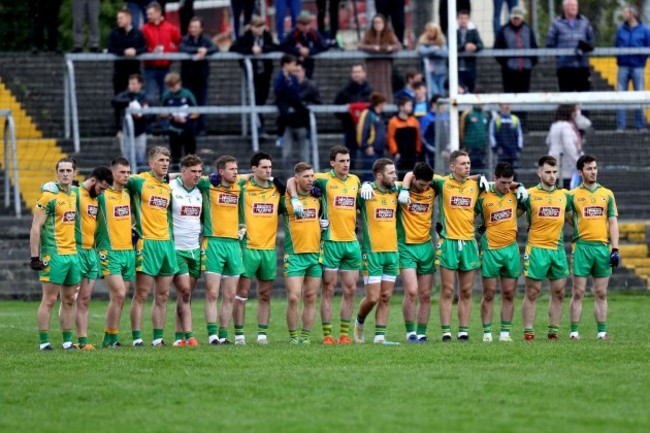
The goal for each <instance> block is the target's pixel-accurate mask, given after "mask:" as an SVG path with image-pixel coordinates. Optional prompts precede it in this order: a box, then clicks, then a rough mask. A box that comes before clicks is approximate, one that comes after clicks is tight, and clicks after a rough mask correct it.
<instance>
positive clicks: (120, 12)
mask: <svg viewBox="0 0 650 433" xmlns="http://www.w3.org/2000/svg"><path fill="white" fill-rule="evenodd" d="M117 13H118V14H124V15H128V16H130V17H131V18H133V12H131V9H129V8H127V7H123V8H122V9H120V10H119V11H117Z"/></svg>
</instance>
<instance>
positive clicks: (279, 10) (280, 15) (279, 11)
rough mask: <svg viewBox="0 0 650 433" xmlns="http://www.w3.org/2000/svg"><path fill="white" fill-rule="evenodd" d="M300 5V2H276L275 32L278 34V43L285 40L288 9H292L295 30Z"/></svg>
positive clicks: (282, 0)
mask: <svg viewBox="0 0 650 433" xmlns="http://www.w3.org/2000/svg"><path fill="white" fill-rule="evenodd" d="M300 3H301V2H300V0H275V30H276V32H278V41H282V40H283V39H284V18H285V17H286V14H287V7H288V8H290V14H291V28H292V29H293V28H295V27H296V25H297V24H298V21H297V19H298V15H299V14H300V8H301V4H300Z"/></svg>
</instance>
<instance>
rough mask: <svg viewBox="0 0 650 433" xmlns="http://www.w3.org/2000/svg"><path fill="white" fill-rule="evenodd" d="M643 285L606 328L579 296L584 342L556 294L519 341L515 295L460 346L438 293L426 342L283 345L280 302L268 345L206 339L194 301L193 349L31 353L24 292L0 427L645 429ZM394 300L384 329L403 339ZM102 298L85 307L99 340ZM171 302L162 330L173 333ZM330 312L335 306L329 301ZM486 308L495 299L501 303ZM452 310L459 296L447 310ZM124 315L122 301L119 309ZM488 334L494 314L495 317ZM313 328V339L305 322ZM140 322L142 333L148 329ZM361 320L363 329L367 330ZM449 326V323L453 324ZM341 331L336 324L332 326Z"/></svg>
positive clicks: (9, 307) (7, 337)
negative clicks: (573, 335) (555, 337)
mask: <svg viewBox="0 0 650 433" xmlns="http://www.w3.org/2000/svg"><path fill="white" fill-rule="evenodd" d="M648 301H650V296H647V295H644V294H636V295H622V294H619V295H612V296H610V304H609V308H610V318H609V319H610V320H609V323H610V327H609V331H610V334H611V335H612V337H613V339H612V340H610V341H596V340H595V333H596V330H595V324H594V320H593V315H592V313H591V312H592V308H593V303H592V300H591V299H586V301H585V309H584V312H585V314H584V318H583V322H582V325H581V334H582V336H583V339H582V341H579V342H573V341H568V339H567V336H568V314H567V313H568V311H567V310H568V299H567V303H566V305H565V314H564V319H563V323H562V325H563V326H562V328H561V337H562V340H561V341H557V342H550V341H547V340H545V339H544V338H543V337H545V334H546V327H545V325H546V305H547V303H546V300H545V299H542V300H540V302H539V310H538V316H537V324H538V326H537V328H536V331H537V338H538V339H537V340H536V341H535V342H532V343H529V342H524V341H523V336H522V330H521V296H519V297H518V299H517V302H516V312H515V322H514V323H513V333H512V335H513V337H514V338H515V340H516V341H515V342H514V343H512V344H504V343H499V342H496V341H495V342H494V343H492V344H484V343H482V342H481V341H480V337H481V328H480V320H479V310H478V305H477V304H476V303H475V304H474V305H473V310H472V318H473V321H472V327H471V329H470V336H471V338H472V340H473V341H471V342H470V343H468V344H460V343H457V342H453V343H451V344H443V343H441V342H439V341H438V337H439V334H440V332H439V326H438V314H437V304H435V303H434V305H433V311H432V317H431V321H430V326H429V336H430V339H431V340H432V341H431V342H430V343H429V344H427V345H407V344H402V345H401V346H398V347H388V346H374V345H373V344H365V345H363V346H361V345H356V346H348V347H345V346H337V347H324V346H322V345H320V344H312V345H311V346H289V345H288V344H287V341H288V336H287V332H286V322H285V321H284V313H285V307H286V304H285V303H284V302H283V301H280V300H274V302H273V304H274V305H273V312H272V322H271V326H270V333H269V339H270V341H271V344H269V345H268V346H265V347H264V346H257V345H255V344H251V343H250V341H252V340H254V333H255V326H254V320H255V314H254V312H255V303H254V302H249V303H248V304H249V305H248V312H247V317H248V320H249V325H247V335H248V337H249V338H248V339H249V345H248V346H246V347H240V346H238V347H235V346H229V347H224V346H219V347H214V346H212V347H210V346H207V345H206V344H205V343H206V332H205V323H204V321H203V304H202V302H196V303H195V305H194V306H193V312H194V315H195V331H196V333H197V336H198V337H199V339H200V341H201V343H203V346H201V347H198V348H173V347H169V346H168V347H165V348H162V349H154V348H151V347H144V348H140V349H135V348H132V347H129V346H128V344H130V342H131V339H130V335H129V334H130V333H129V332H128V329H129V326H128V322H127V321H126V320H123V323H122V326H121V330H122V335H121V339H122V341H123V342H124V343H126V344H127V346H126V347H124V348H123V349H121V350H97V351H94V352H64V351H62V350H60V349H59V348H60V343H61V336H60V333H59V332H58V324H57V323H56V321H55V320H53V321H52V329H53V330H54V331H53V332H51V337H52V343H53V345H54V346H55V348H56V350H55V351H54V352H49V353H39V352H38V351H37V348H38V344H37V333H36V326H35V316H36V309H37V304H36V303H26V302H2V303H0V336H1V338H0V372H1V373H0V432H63V431H66V432H87V431H90V432H184V433H187V432H203V431H209V432H224V431H233V432H238V433H239V432H327V433H331V432H341V431H346V432H355V433H359V432H402V431H403V432H420V431H427V432H436V431H440V432H495V433H497V432H498V433H503V432H517V433H520V432H531V433H532V432H534V433H538V432H577V433H579V432H589V433H591V432H617V433H618V432H644V433H645V432H647V431H649V430H650V415H649V411H648V403H647V402H648V392H649V391H650V369H649V365H650V364H649V360H648V358H649V355H650V339H649V338H648V335H649V330H648V319H647V317H648ZM400 303H401V297H396V298H395V299H394V305H393V310H392V312H391V321H390V324H389V327H388V330H389V332H388V337H389V339H392V340H397V341H403V338H404V332H403V329H404V328H403V324H402V319H401V308H400ZM105 307H106V303H105V302H94V303H93V304H91V332H90V337H91V341H92V342H93V343H99V341H100V339H101V332H102V322H103V313H104V311H105ZM171 311H172V310H171V308H170V314H169V315H168V325H167V329H166V333H165V340H166V341H167V343H168V344H171V342H172V339H173V334H172V326H170V324H171V321H170V319H171V317H173V316H172V314H171ZM335 311H337V310H335ZM497 311H498V310H497ZM454 314H455V308H454ZM127 318H128V306H127V311H125V314H124V319H127ZM495 319H496V320H494V323H495V324H496V326H495V327H494V328H495V329H494V331H495V336H496V335H497V332H498V316H496V315H495ZM316 325H317V326H316V329H315V332H314V335H313V337H312V339H313V342H314V343H317V342H318V341H319V340H320V337H321V332H320V322H319V321H318V320H317V324H316ZM150 326H151V325H150V322H149V321H148V320H145V329H144V332H143V335H144V336H145V341H146V342H150V341H151V329H150ZM372 330H373V323H372V321H369V322H368V325H367V326H366V338H368V337H370V336H371V334H372ZM453 331H454V332H455V331H456V325H454V326H453ZM335 333H336V334H338V323H335Z"/></svg>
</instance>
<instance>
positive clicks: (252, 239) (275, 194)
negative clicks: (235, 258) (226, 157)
mask: <svg viewBox="0 0 650 433" xmlns="http://www.w3.org/2000/svg"><path fill="white" fill-rule="evenodd" d="M239 185H240V186H241V189H242V193H241V194H242V199H241V200H240V202H239V220H240V221H242V222H243V223H244V224H246V236H244V239H243V240H242V246H244V247H246V248H249V249H253V250H274V249H275V240H276V235H277V233H278V208H279V205H280V192H279V191H278V189H277V188H276V187H275V185H273V184H272V183H271V182H270V181H269V186H268V187H263V186H261V185H259V184H258V183H257V182H255V178H254V177H252V178H251V179H250V180H244V179H240V180H239Z"/></svg>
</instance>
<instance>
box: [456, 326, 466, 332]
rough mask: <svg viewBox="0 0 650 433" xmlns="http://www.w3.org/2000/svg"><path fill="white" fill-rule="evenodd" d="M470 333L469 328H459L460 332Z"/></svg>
mask: <svg viewBox="0 0 650 433" xmlns="http://www.w3.org/2000/svg"><path fill="white" fill-rule="evenodd" d="M468 331H469V326H459V327H458V332H468Z"/></svg>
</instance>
